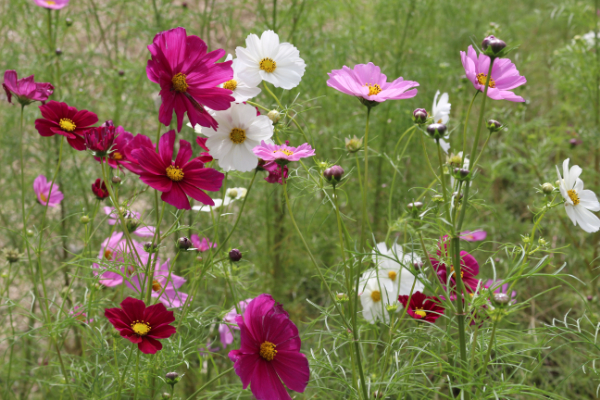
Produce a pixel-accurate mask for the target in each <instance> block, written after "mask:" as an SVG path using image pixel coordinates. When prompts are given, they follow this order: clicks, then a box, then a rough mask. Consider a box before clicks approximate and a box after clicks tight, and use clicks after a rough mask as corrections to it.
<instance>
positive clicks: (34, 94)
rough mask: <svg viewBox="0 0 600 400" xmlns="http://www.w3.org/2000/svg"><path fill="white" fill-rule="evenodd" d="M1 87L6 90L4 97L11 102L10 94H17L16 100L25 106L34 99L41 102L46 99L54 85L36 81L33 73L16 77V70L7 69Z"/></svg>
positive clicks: (52, 90) (52, 91)
mask: <svg viewBox="0 0 600 400" xmlns="http://www.w3.org/2000/svg"><path fill="white" fill-rule="evenodd" d="M2 87H3V88H4V91H5V92H6V98H7V99H8V102H9V103H12V102H11V99H12V95H13V94H14V95H15V96H17V100H18V102H19V103H21V104H22V105H24V106H26V105H28V104H31V103H33V102H34V101H41V102H42V104H43V103H44V102H45V101H46V100H48V96H50V95H51V94H52V93H54V86H52V85H51V84H50V83H36V82H34V80H33V75H31V76H28V77H27V78H21V79H17V71H14V70H8V71H5V72H4V82H3V83H2Z"/></svg>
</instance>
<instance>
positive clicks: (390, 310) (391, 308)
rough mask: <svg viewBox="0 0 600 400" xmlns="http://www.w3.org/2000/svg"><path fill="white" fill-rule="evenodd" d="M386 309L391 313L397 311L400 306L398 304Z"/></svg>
mask: <svg viewBox="0 0 600 400" xmlns="http://www.w3.org/2000/svg"><path fill="white" fill-rule="evenodd" d="M385 308H386V310H388V311H389V312H394V311H396V310H397V309H398V306H397V305H396V304H390V305H389V306H386V307H385Z"/></svg>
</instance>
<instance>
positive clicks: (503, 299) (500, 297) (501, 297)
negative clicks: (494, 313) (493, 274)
mask: <svg viewBox="0 0 600 400" xmlns="http://www.w3.org/2000/svg"><path fill="white" fill-rule="evenodd" d="M509 301H510V299H509V297H508V295H507V294H506V293H502V292H500V293H494V302H496V303H497V304H500V305H505V304H508V302H509Z"/></svg>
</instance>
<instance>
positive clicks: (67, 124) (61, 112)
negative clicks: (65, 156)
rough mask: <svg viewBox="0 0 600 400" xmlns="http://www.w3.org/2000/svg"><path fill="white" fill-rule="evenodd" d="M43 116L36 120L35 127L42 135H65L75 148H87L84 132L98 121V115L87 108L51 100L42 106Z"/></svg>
mask: <svg viewBox="0 0 600 400" xmlns="http://www.w3.org/2000/svg"><path fill="white" fill-rule="evenodd" d="M40 111H41V112H42V117H44V118H39V119H36V120H35V129H37V131H38V132H39V133H40V135H42V136H54V135H63V136H64V137H66V138H67V141H68V142H69V145H71V147H73V148H74V149H75V150H78V151H83V150H85V140H84V139H83V134H84V133H85V131H87V130H88V129H89V127H90V126H92V125H94V124H95V123H96V122H98V116H97V115H96V114H94V113H93V112H90V111H87V110H80V111H78V110H77V109H76V108H75V107H70V106H68V105H67V104H66V103H59V102H58V101H54V100H52V101H50V102H48V104H44V105H42V106H40Z"/></svg>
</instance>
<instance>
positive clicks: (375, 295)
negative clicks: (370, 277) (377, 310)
mask: <svg viewBox="0 0 600 400" xmlns="http://www.w3.org/2000/svg"><path fill="white" fill-rule="evenodd" d="M371 299H372V300H373V301H374V302H375V303H377V302H378V301H381V292H379V290H373V291H372V292H371Z"/></svg>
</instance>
